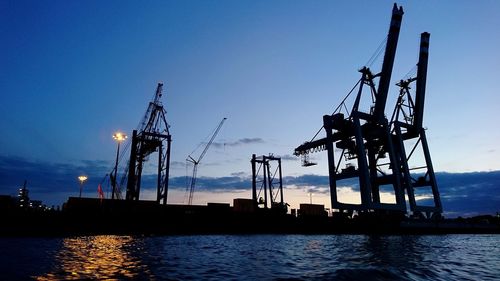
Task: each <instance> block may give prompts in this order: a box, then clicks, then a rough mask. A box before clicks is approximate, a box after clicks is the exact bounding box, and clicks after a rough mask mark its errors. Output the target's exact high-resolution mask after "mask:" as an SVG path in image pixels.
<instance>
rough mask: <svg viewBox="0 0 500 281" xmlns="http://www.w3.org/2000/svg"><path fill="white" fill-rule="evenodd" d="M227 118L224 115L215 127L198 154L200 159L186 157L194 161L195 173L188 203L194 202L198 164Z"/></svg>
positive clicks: (190, 186) (192, 177)
mask: <svg viewBox="0 0 500 281" xmlns="http://www.w3.org/2000/svg"><path fill="white" fill-rule="evenodd" d="M226 119H227V118H225V117H224V118H223V119H222V120H221V121H220V123H219V125H218V126H217V128H216V129H215V131H214V133H213V135H212V137H211V138H210V140H209V141H208V143H207V145H206V146H205V148H204V149H203V151H202V152H201V154H200V156H198V159H194V158H193V157H192V156H191V155H189V156H188V158H187V159H186V161H189V162H191V163H193V174H192V176H191V182H190V184H189V197H188V205H191V204H192V203H193V193H194V188H195V185H196V174H197V173H198V164H200V162H201V160H202V159H203V157H205V154H207V151H208V149H209V148H210V146H211V145H212V143H213V142H214V139H215V137H216V136H217V134H218V133H219V131H220V129H221V128H222V125H223V124H224V122H225V121H226Z"/></svg>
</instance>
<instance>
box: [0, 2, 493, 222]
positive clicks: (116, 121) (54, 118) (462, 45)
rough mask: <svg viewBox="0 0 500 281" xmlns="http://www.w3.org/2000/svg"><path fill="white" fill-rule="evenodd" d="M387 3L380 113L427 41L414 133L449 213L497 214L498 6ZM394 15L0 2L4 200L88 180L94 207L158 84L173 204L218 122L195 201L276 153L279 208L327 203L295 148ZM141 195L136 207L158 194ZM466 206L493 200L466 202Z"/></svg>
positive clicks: (219, 196)
mask: <svg viewBox="0 0 500 281" xmlns="http://www.w3.org/2000/svg"><path fill="white" fill-rule="evenodd" d="M398 4H400V5H402V6H403V9H404V11H405V14H404V16H403V22H402V27H401V33H400V37H399V43H398V50H397V53H396V59H395V64H394V70H393V74H392V81H391V88H390V93H389V98H388V104H387V109H386V114H387V115H390V114H391V112H392V109H393V107H394V104H395V102H396V98H397V94H398V89H397V87H396V86H395V83H396V82H397V81H398V80H399V79H401V78H403V77H404V76H405V75H406V74H407V73H408V71H410V70H411V69H412V68H413V67H414V66H415V64H416V62H417V59H418V47H419V39H420V33H421V32H424V31H427V32H430V33H431V40H430V56H429V70H428V78H427V92H426V93H427V95H426V105H425V116H424V125H425V127H426V128H427V137H428V141H429V145H430V150H431V155H432V159H433V164H434V169H435V170H436V171H437V172H439V173H438V185H440V190H441V193H442V195H443V198H445V199H443V200H444V201H443V205H444V209H445V214H449V215H452V216H453V215H465V214H479V213H494V212H496V211H500V176H499V172H498V171H499V170H500V161H498V159H499V158H500V150H499V149H498V147H497V143H498V141H497V140H498V139H500V131H499V130H498V125H497V119H496V118H498V117H499V110H498V108H499V106H498V104H499V102H500V97H499V95H498V94H497V92H498V90H497V87H496V86H497V85H496V84H497V83H496V81H497V79H498V76H499V74H500V73H499V72H500V71H499V70H498V63H499V62H500V55H499V53H498V50H499V49H500V34H499V33H500V31H499V30H498V26H500V17H498V13H499V12H500V2H498V1H474V3H472V2H470V1H399V2H398ZM392 5H393V2H392V1H314V2H310V1H146V2H140V3H139V2H136V1H17V0H16V1H5V0H1V1H0V36H1V38H2V39H3V43H2V44H0V65H1V67H0V93H1V95H0V101H1V102H0V120H1V121H0V130H1V131H2V132H4V135H3V137H2V138H0V193H1V194H9V195H15V194H16V193H17V188H18V187H19V186H20V185H22V183H23V182H24V180H25V179H26V180H27V181H28V188H29V189H30V192H31V197H32V198H33V199H41V200H43V201H44V202H46V203H47V204H49V205H60V204H62V202H64V201H65V200H66V199H67V197H68V196H77V195H78V190H79V185H78V181H77V179H76V177H77V176H78V175H80V174H86V175H88V176H89V180H88V182H87V183H86V185H85V187H84V195H85V196H89V197H96V196H97V192H96V190H97V184H98V183H99V182H100V181H101V180H102V179H103V177H104V175H105V174H106V173H108V172H109V171H110V170H111V169H112V168H113V165H114V157H115V155H116V142H115V141H114V140H113V139H112V134H113V133H114V132H116V131H123V132H125V133H126V134H128V135H129V136H130V135H131V133H132V130H133V129H135V128H136V127H137V125H138V123H139V121H140V120H141V119H142V116H143V115H144V113H145V111H146V108H147V105H148V103H149V101H150V100H151V98H152V97H153V94H154V91H155V89H156V85H157V83H158V82H160V81H161V82H163V83H164V92H163V93H164V95H163V97H162V102H163V105H164V106H165V108H166V110H167V119H168V122H169V124H170V126H171V127H170V132H171V134H172V139H173V143H172V159H171V161H172V169H171V187H172V190H171V193H170V196H169V202H170V203H179V204H182V203H183V202H184V197H185V177H186V174H187V173H190V169H191V168H190V167H187V168H186V164H185V163H186V161H185V159H186V158H187V156H188V155H190V154H191V153H192V152H193V150H194V149H195V148H196V147H198V146H199V145H200V143H202V144H203V143H204V142H206V141H207V140H208V138H209V136H210V134H211V132H213V130H214V129H215V127H216V126H217V124H218V123H219V122H220V120H221V119H222V118H224V117H227V118H228V119H227V121H226V122H225V124H224V126H223V127H222V129H221V131H220V133H219V135H218V136H217V138H216V140H215V143H214V145H213V146H212V147H211V148H210V150H209V151H208V153H207V155H206V156H205V158H204V159H203V162H202V163H201V164H200V167H199V171H198V174H199V176H200V178H202V179H205V180H206V181H203V180H201V181H200V183H199V190H197V193H195V197H194V203H197V204H205V203H206V202H228V203H231V202H232V198H236V197H244V198H245V197H246V198H249V197H250V194H251V185H250V184H249V180H248V178H249V176H250V173H251V166H250V159H251V155H252V154H254V153H255V154H257V155H267V154H269V153H273V154H274V155H276V156H280V157H282V158H283V160H284V161H283V174H284V176H285V179H286V180H285V185H286V188H285V189H286V190H285V201H288V202H291V205H292V207H298V204H299V203H300V202H303V203H308V202H310V201H313V203H321V204H325V205H326V207H329V205H330V203H329V199H328V198H329V197H328V192H327V191H325V190H326V185H327V183H326V182H325V181H324V179H325V178H326V177H325V176H326V175H327V167H326V164H325V159H326V153H324V152H323V153H316V154H313V155H312V157H313V159H314V161H316V162H318V165H317V166H313V167H309V168H304V167H301V165H300V161H299V159H298V158H295V157H294V156H293V155H292V153H293V149H294V148H295V147H296V146H298V145H300V144H301V143H303V142H304V141H307V140H310V139H311V138H312V137H313V135H314V134H315V133H316V131H317V130H318V129H319V128H320V127H321V126H322V116H323V115H324V114H329V113H331V112H333V109H334V108H335V107H336V106H337V105H338V104H339V103H340V101H341V100H342V98H343V97H344V96H345V95H346V94H347V92H348V91H349V90H350V89H351V88H352V86H354V84H355V83H356V82H357V80H358V79H359V77H360V76H359V73H358V71H357V70H358V69H360V68H361V67H363V66H364V65H365V64H366V63H367V61H368V60H369V58H370V57H371V55H372V54H373V53H374V51H375V50H376V49H377V47H378V46H379V44H380V43H381V41H383V39H384V38H385V37H386V35H387V31H388V27H389V21H390V15H391V10H392ZM382 57H383V56H381V57H380V58H379V59H378V60H377V61H375V62H374V63H373V66H372V68H373V69H375V70H377V69H380V67H381V60H382ZM321 133H323V132H321ZM202 147H203V145H202ZM199 153H201V151H200V150H197V151H194V153H193V155H194V156H197V155H199ZM125 155H126V153H125ZM125 158H128V156H125ZM125 162H126V161H122V162H121V165H122V166H123V165H125V164H126V163H125ZM152 172H153V166H152V164H148V165H147V166H146V168H145V174H146V175H148V174H151V173H152ZM305 179H307V180H309V181H306V180H305ZM318 179H320V180H319V181H318ZM470 179H474V181H471V180H470ZM440 180H442V181H443V183H442V184H440V182H439V181H440ZM146 182H147V180H146ZM479 182H483V183H484V184H483V185H479V186H478V183H479ZM465 184H467V185H465ZM149 186H151V187H152V186H153V185H149ZM148 188H149V187H148V184H145V185H143V189H144V190H143V192H142V194H143V195H142V198H144V199H150V198H154V192H153V191H152V190H150V189H148ZM459 188H462V189H460V192H459V191H457V189H459ZM105 190H106V191H109V186H106V187H105ZM478 190H479V191H480V192H478ZM351 191H352V190H350V189H349V188H347V189H346V191H345V196H346V197H345V198H346V200H348V201H349V200H351V199H352V198H351V199H349V198H350V196H351V195H352V194H351V193H350V192H351ZM478 194H479V195H478ZM480 195H481V196H482V197H478V196H480ZM488 195H489V196H488ZM478 198H479V199H478ZM352 200H354V201H355V200H356V199H355V198H354V199H352ZM457 200H458V201H457ZM474 200H484V201H488V202H485V203H484V204H478V206H475V207H474V208H473V207H471V205H473V204H470V202H472V201H474ZM480 202H483V201H480ZM481 205H483V206H481ZM487 206H488V207H487ZM447 208H448V210H447ZM446 212H447V213H446Z"/></svg>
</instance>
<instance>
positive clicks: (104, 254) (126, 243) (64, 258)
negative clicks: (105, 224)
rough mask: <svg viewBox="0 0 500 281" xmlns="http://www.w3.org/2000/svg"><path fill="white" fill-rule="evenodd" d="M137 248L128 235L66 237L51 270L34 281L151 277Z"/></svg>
mask: <svg viewBox="0 0 500 281" xmlns="http://www.w3.org/2000/svg"><path fill="white" fill-rule="evenodd" d="M130 249H135V250H139V251H140V249H137V245H135V241H134V239H133V238H132V237H129V236H113V235H102V236H88V237H75V238H66V239H64V240H63V245H62V248H61V250H60V251H59V252H58V254H57V255H56V258H55V260H56V263H55V265H54V270H53V271H52V272H51V273H47V274H45V275H43V276H37V277H35V279H36V280H62V279H65V280H81V279H93V280H96V279H97V280H103V279H105V280H121V279H130V278H137V277H139V276H140V277H141V279H143V278H144V279H149V280H151V279H154V277H153V276H152V274H151V273H150V272H149V270H148V268H147V266H145V265H144V264H142V263H141V261H140V259H139V257H137V255H135V256H134V255H133V254H131V253H130Z"/></svg>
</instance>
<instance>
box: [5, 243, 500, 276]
mask: <svg viewBox="0 0 500 281" xmlns="http://www.w3.org/2000/svg"><path fill="white" fill-rule="evenodd" d="M499 245H500V235H441V236H366V235H318V236H316V235H309V236H307V235H248V236H245V235H242V236H225V235H207V236H170V237H130V236H93V237H76V238H65V239H62V238H53V239H42V238H40V239H35V238H0V280H25V279H30V278H32V279H38V280H64V279H71V280H75V279H80V280H81V279H100V280H102V279H114V280H129V279H134V280H190V279H194V280H235V279H238V280H280V279H282V280H284V279H286V280H289V279H294V280H500V247H499Z"/></svg>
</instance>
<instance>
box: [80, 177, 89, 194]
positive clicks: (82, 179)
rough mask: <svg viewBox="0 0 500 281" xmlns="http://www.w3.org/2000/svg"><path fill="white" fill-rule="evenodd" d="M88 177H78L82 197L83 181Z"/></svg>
mask: <svg viewBox="0 0 500 281" xmlns="http://www.w3.org/2000/svg"><path fill="white" fill-rule="evenodd" d="M87 179H88V177H87V176H83V175H82V176H79V177H78V180H79V181H80V198H82V187H83V183H84V182H85V181H86V180H87Z"/></svg>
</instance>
